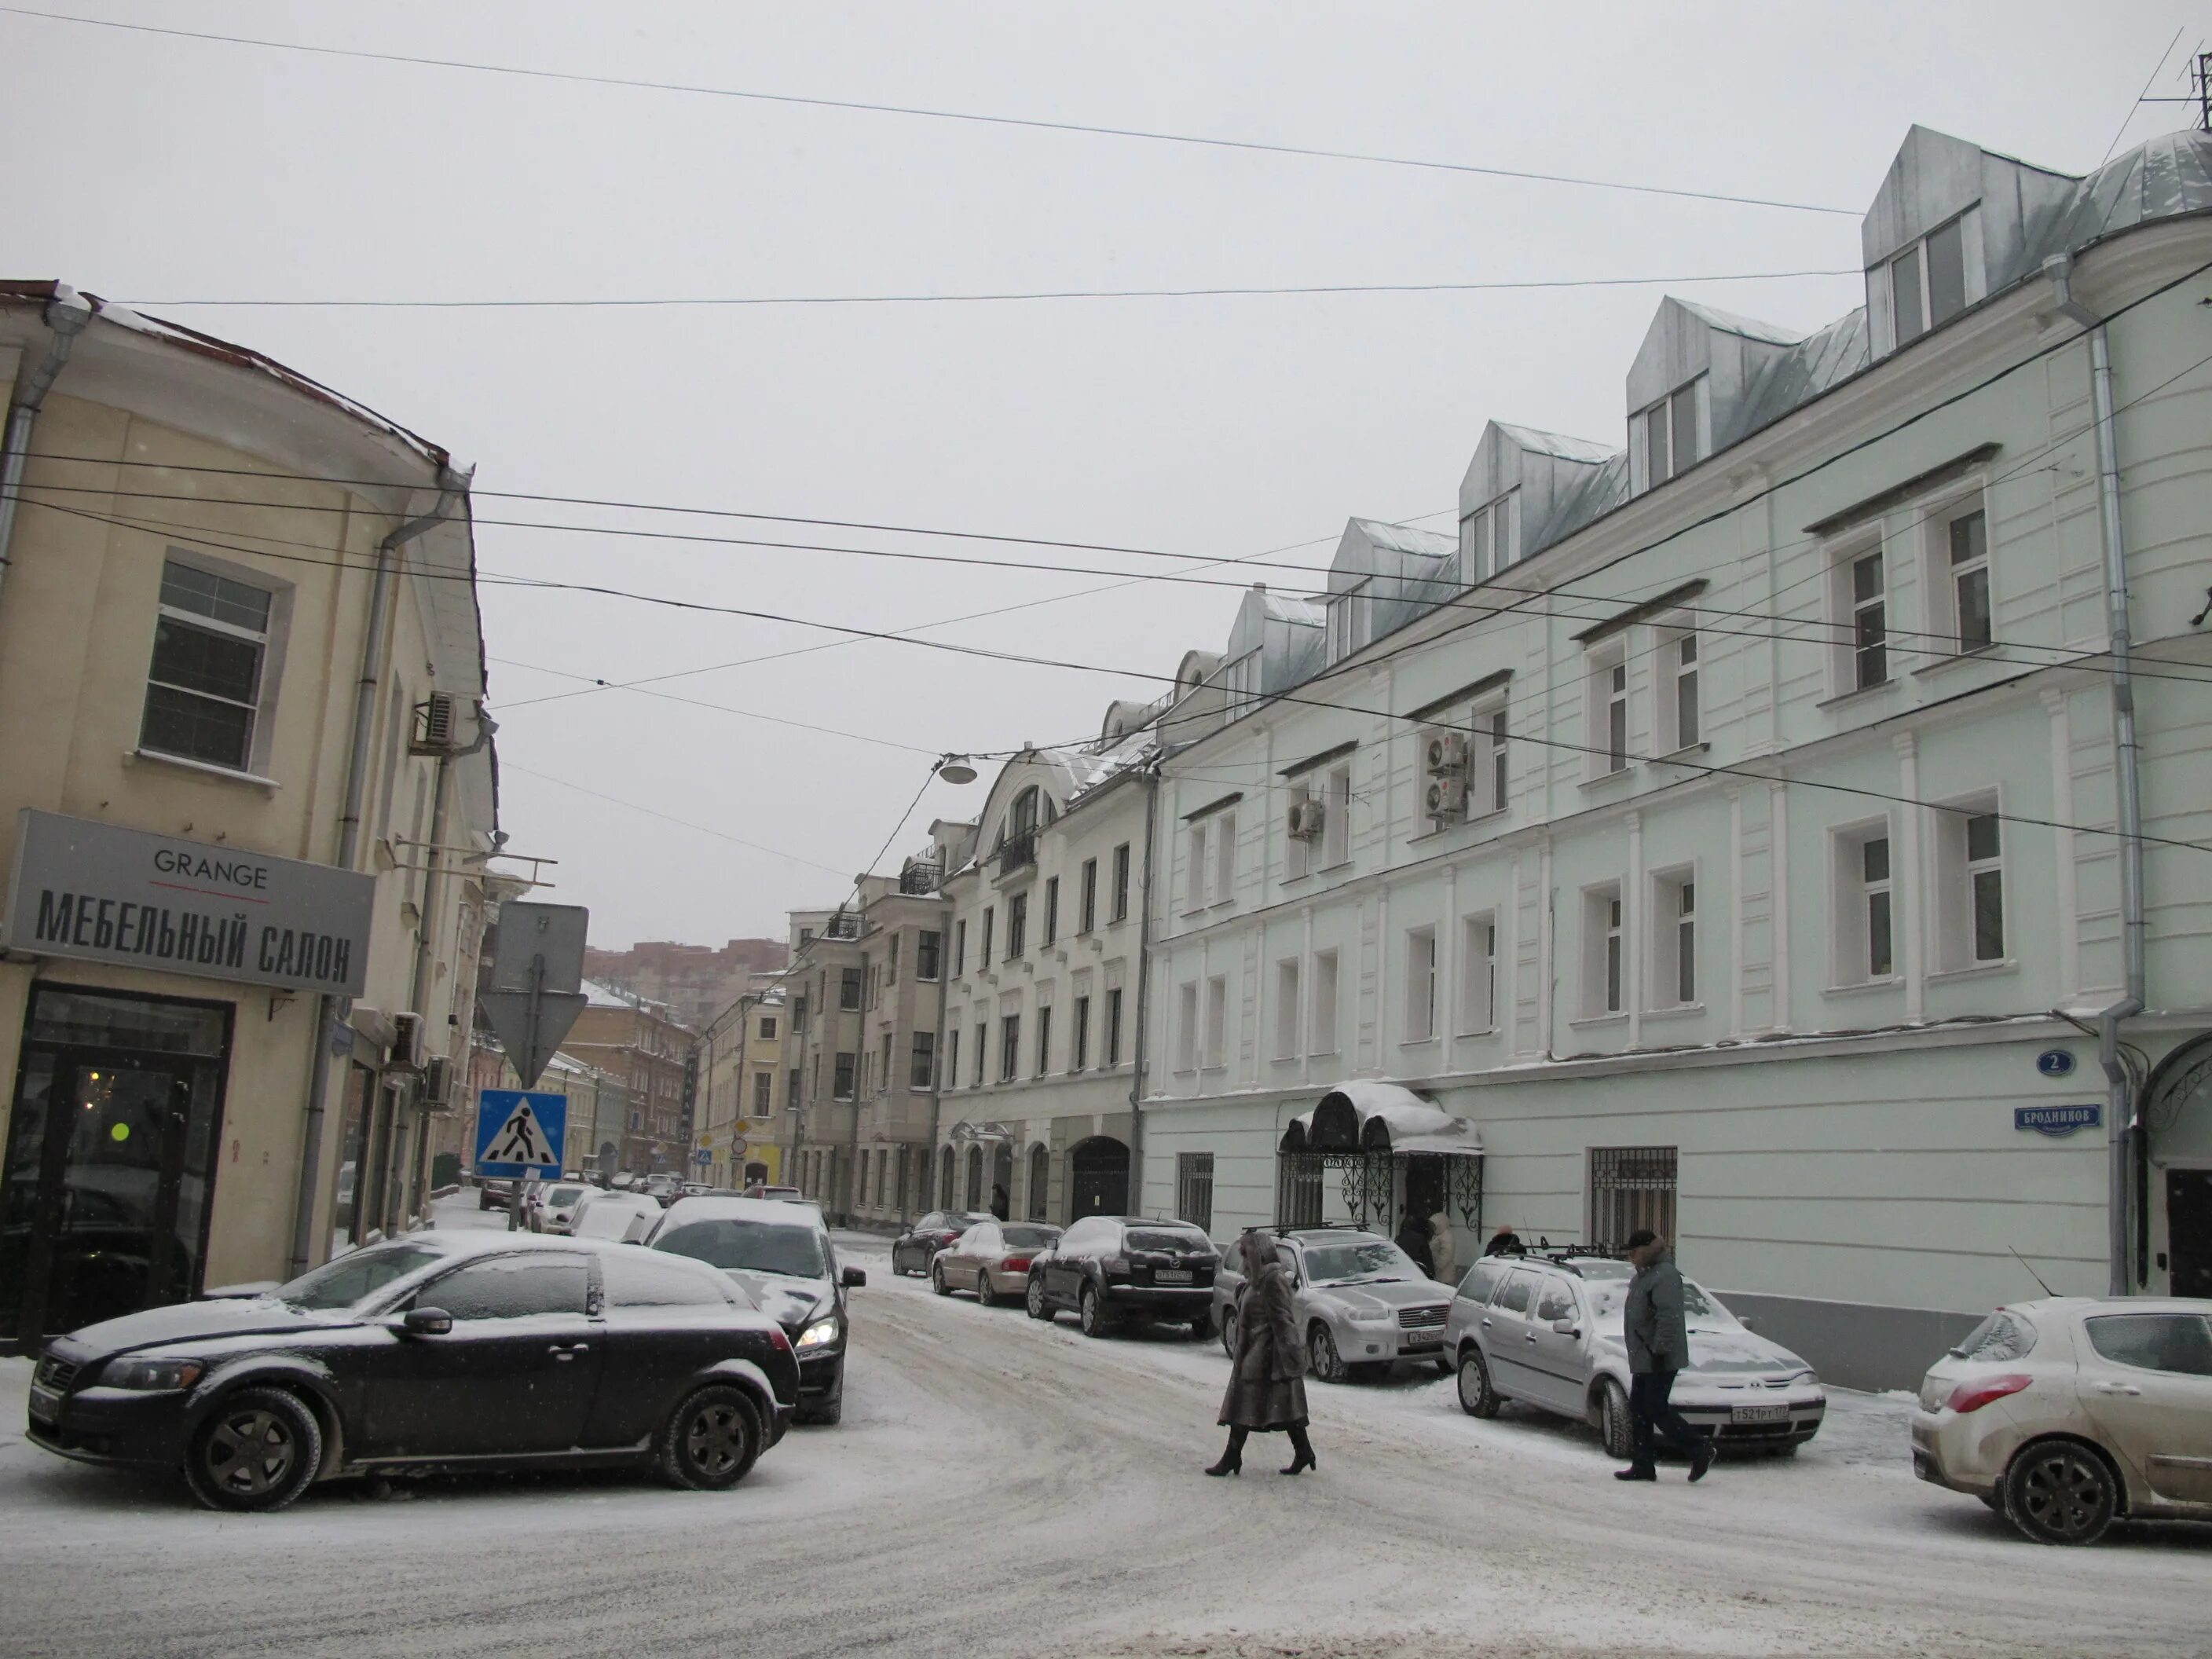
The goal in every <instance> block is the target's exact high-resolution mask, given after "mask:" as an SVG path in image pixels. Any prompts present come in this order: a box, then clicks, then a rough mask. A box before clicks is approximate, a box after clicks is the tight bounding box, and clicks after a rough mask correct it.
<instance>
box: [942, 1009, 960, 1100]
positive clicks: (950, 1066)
mask: <svg viewBox="0 0 2212 1659" xmlns="http://www.w3.org/2000/svg"><path fill="white" fill-rule="evenodd" d="M959 1086H960V1028H959V1027H958V1026H957V1025H954V1026H951V1028H949V1029H948V1030H946V1031H945V1087H946V1088H948V1089H957V1088H958V1087H959Z"/></svg>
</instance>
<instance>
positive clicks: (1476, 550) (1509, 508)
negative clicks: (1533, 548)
mask: <svg viewBox="0 0 2212 1659" xmlns="http://www.w3.org/2000/svg"><path fill="white" fill-rule="evenodd" d="M1459 545H1460V572H1461V580H1463V581H1465V582H1466V583H1467V584H1468V586H1470V587H1471V586H1474V584H1475V583H1477V582H1482V581H1487V580H1490V579H1491V578H1492V576H1495V575H1498V574H1500V573H1502V572H1503V571H1504V569H1505V568H1506V567H1507V566H1508V565H1510V564H1511V563H1513V562H1514V561H1515V560H1516V559H1518V558H1519V557H1520V556H1521V492H1520V491H1519V490H1518V489H1509V490H1507V491H1506V492H1505V493H1504V495H1500V496H1498V498H1497V499H1496V500H1495V501H1491V502H1489V503H1488V504H1487V505H1486V506H1483V507H1477V508H1475V510H1474V512H1472V513H1468V515H1467V516H1466V517H1465V518H1464V519H1462V520H1460V527H1459Z"/></svg>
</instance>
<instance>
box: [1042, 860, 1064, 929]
mask: <svg viewBox="0 0 2212 1659" xmlns="http://www.w3.org/2000/svg"><path fill="white" fill-rule="evenodd" d="M1059 937H1060V878H1059V877H1058V876H1048V877H1047V878H1046V879H1045V884H1044V941H1043V942H1044V943H1045V944H1046V945H1050V944H1051V943H1052V942H1053V941H1054V939H1058V938H1059Z"/></svg>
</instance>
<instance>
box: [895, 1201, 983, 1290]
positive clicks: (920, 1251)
mask: <svg viewBox="0 0 2212 1659" xmlns="http://www.w3.org/2000/svg"><path fill="white" fill-rule="evenodd" d="M995 1219H997V1218H996V1217H994V1216H993V1215H992V1213H991V1212H989V1211H988V1210H932V1211H931V1212H929V1213H928V1214H927V1215H926V1216H924V1217H922V1218H921V1220H919V1221H917V1222H915V1224H914V1225H913V1226H911V1227H909V1228H908V1229H907V1230H906V1231H904V1232H902V1233H901V1234H900V1235H899V1236H898V1237H896V1238H895V1239H893V1240H891V1272H892V1273H912V1274H914V1275H915V1276H916V1277H920V1276H921V1274H923V1273H927V1272H928V1271H929V1264H930V1263H931V1262H932V1261H935V1260H936V1259H937V1253H938V1252H939V1250H941V1249H945V1247H946V1246H947V1245H949V1244H951V1243H952V1242H953V1241H954V1240H955V1239H957V1238H958V1237H960V1235H961V1234H963V1233H964V1232H966V1231H968V1230H969V1228H970V1227H972V1226H974V1225H975V1224H976V1223H977V1222H979V1221H992V1220H995Z"/></svg>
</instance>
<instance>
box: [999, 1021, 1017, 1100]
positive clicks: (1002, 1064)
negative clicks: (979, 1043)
mask: <svg viewBox="0 0 2212 1659" xmlns="http://www.w3.org/2000/svg"><path fill="white" fill-rule="evenodd" d="M1021 1068H1022V1017H1021V1016H1020V1015H1019V1014H1007V1015H1005V1016H1004V1017H1002V1018H1000V1021H999V1081H1000V1082H1001V1083H1012V1081H1013V1080H1014V1076H1015V1074H1016V1073H1018V1072H1019V1071H1020V1070H1021Z"/></svg>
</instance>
